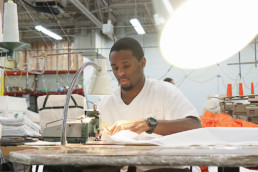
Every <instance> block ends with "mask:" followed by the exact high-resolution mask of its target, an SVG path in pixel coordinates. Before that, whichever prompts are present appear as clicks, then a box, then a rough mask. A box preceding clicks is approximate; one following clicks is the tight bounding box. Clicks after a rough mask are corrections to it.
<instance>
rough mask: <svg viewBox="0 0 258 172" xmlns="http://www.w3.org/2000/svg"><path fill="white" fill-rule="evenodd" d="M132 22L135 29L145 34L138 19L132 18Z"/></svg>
mask: <svg viewBox="0 0 258 172" xmlns="http://www.w3.org/2000/svg"><path fill="white" fill-rule="evenodd" d="M130 23H131V24H132V25H133V27H134V29H135V30H136V32H137V33H138V34H139V35H141V34H145V31H144V29H143V27H142V25H141V23H140V22H139V20H138V19H131V20H130Z"/></svg>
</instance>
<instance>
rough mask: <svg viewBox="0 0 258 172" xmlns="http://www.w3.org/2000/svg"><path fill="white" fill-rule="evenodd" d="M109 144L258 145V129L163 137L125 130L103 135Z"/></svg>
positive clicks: (202, 130)
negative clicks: (111, 134)
mask: <svg viewBox="0 0 258 172" xmlns="http://www.w3.org/2000/svg"><path fill="white" fill-rule="evenodd" d="M102 138H103V139H104V140H106V141H107V143H115V144H154V145H160V146H190V145H258V128H235V127H208V128H199V129H194V130H189V131H184V132H180V133H175V134H171V135H167V136H162V137H159V138H157V137H153V136H152V135H149V136H146V134H145V133H142V134H137V133H134V132H132V131H128V130H123V131H120V132H118V133H116V134H115V135H113V136H110V135H108V134H107V133H106V132H104V133H103V136H102Z"/></svg>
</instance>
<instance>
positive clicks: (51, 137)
mask: <svg viewBox="0 0 258 172" xmlns="http://www.w3.org/2000/svg"><path fill="white" fill-rule="evenodd" d="M66 129H67V130H66V137H67V142H68V143H86V142H87V141H88V140H89V139H93V140H97V139H98V135H99V133H100V123H99V113H98V111H97V110H88V111H86V118H84V119H80V120H76V121H72V122H67V124H66ZM61 132H62V124H59V125H55V126H51V127H46V128H45V129H44V130H43V134H42V136H43V140H44V141H54V142H57V141H60V138H61Z"/></svg>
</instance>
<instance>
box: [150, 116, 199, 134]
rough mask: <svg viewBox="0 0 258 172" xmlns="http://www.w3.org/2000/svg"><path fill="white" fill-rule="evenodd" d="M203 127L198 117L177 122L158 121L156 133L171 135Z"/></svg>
mask: <svg viewBox="0 0 258 172" xmlns="http://www.w3.org/2000/svg"><path fill="white" fill-rule="evenodd" d="M201 127H202V125H201V122H200V121H199V120H198V119H197V118H196V117H187V118H184V119H177V120H158V125H157V126H156V128H155V130H154V133H156V134H160V135H169V134H173V133H178V132H182V131H187V130H191V129H196V128H201Z"/></svg>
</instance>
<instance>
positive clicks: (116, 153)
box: [10, 144, 258, 167]
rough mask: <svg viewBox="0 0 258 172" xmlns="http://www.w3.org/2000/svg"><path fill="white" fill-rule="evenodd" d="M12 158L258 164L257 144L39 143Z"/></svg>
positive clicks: (56, 161)
mask: <svg viewBox="0 0 258 172" xmlns="http://www.w3.org/2000/svg"><path fill="white" fill-rule="evenodd" d="M10 160H11V161H12V162H17V163H20V164H24V165H37V164H38V165H39V164H42V165H77V166H89V165H109V166H110V165H111V166H126V165H137V166H139V165H162V166H177V165H180V166H183V165H189V166H192V165H197V166H221V167H238V166H247V167H257V166H258V145H257V146H235V145H228V146H223V145H218V146H184V147H162V146H149V145H80V144H78V145H77V144H72V145H69V144H68V145H67V146H66V147H61V146H52V147H51V146H49V147H46V146H45V147H37V149H26V150H22V151H15V152H10Z"/></svg>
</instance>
